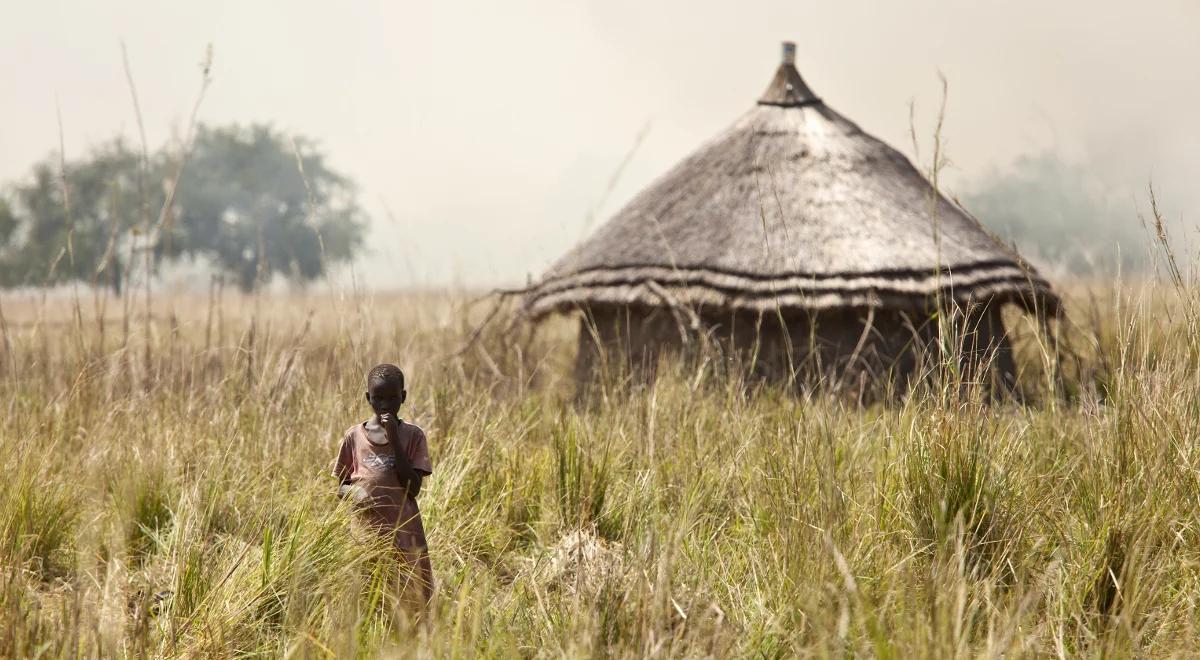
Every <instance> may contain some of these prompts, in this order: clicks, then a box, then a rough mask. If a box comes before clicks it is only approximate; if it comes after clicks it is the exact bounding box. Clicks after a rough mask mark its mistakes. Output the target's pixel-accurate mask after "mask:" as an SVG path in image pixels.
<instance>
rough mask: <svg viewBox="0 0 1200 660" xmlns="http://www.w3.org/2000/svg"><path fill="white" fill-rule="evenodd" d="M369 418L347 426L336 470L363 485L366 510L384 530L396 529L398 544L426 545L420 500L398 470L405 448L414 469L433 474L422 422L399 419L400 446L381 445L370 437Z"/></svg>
mask: <svg viewBox="0 0 1200 660" xmlns="http://www.w3.org/2000/svg"><path fill="white" fill-rule="evenodd" d="M364 424H366V422H363V423H362V424H355V425H354V426H352V427H350V428H349V429H347V430H346V435H345V437H344V438H343V439H342V447H341V450H340V451H339V452H338V457H337V462H336V463H335V464H334V468H333V474H334V476H336V477H337V478H338V480H339V481H340V482H341V483H343V484H353V485H355V486H358V487H360V488H362V489H363V491H365V493H366V496H367V497H366V500H365V501H364V506H363V509H362V514H363V515H364V516H365V517H366V518H367V520H368V521H369V522H371V523H373V524H375V525H378V526H379V527H380V528H381V529H383V530H393V529H394V530H395V544H396V547H397V548H400V549H402V550H411V549H418V548H420V549H424V548H425V547H427V544H426V542H425V527H424V526H423V525H422V524H421V510H420V509H419V508H418V507H417V501H416V500H414V499H413V498H411V497H409V496H408V492H407V490H406V489H405V488H404V487H403V486H402V485H401V484H400V478H399V476H398V475H397V474H396V468H395V466H396V456H395V453H394V452H395V451H396V450H397V449H399V450H400V451H403V452H404V455H405V456H407V457H408V460H409V461H411V462H412V466H413V469H414V470H416V471H417V472H420V473H421V474H422V475H426V476H428V475H430V474H433V465H432V463H431V462H430V460H429V445H428V443H427V442H426V440H425V432H424V431H422V430H421V428H420V427H419V426H416V425H414V424H409V423H407V422H405V421H403V420H398V426H399V428H398V433H397V437H398V440H399V443H398V447H393V446H392V443H390V442H389V443H386V444H382V445H377V444H375V443H374V442H371V441H370V440H369V439H368V438H367V432H366V429H365V428H363V426H364Z"/></svg>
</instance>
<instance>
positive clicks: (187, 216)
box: [0, 125, 366, 291]
mask: <svg viewBox="0 0 1200 660" xmlns="http://www.w3.org/2000/svg"><path fill="white" fill-rule="evenodd" d="M186 151H187V150H186V149H185V148H184V147H182V146H178V145H175V146H171V145H168V146H165V147H163V148H161V149H158V150H157V151H153V152H149V153H144V152H143V151H142V150H141V149H139V148H135V147H134V146H132V145H130V144H129V143H128V142H127V141H126V140H124V139H121V138H118V139H114V140H112V141H110V142H108V143H105V144H104V145H102V146H100V147H98V148H96V149H94V150H92V151H91V152H90V153H89V154H88V155H87V156H86V157H83V158H80V159H78V160H67V161H66V162H65V163H64V162H63V161H62V159H61V158H60V157H59V155H57V154H52V155H51V156H49V157H47V158H46V159H45V160H43V161H42V162H40V163H38V164H36V165H35V166H34V167H33V171H32V173H31V175H30V176H29V177H27V178H26V179H25V180H23V181H20V182H16V183H13V184H11V185H9V186H8V187H7V188H5V190H4V194H3V195H2V196H0V286H7V287H15V286H38V285H54V284H62V283H67V282H71V281H80V282H86V283H92V284H95V285H97V286H107V287H111V288H112V289H114V290H117V291H119V290H121V289H122V287H123V286H124V285H125V283H126V281H127V280H128V279H129V277H130V275H131V273H135V272H145V270H146V269H147V268H149V269H150V270H151V272H153V270H155V269H157V268H158V267H159V266H160V265H161V264H163V263H164V262H167V261H170V260H174V259H179V258H184V257H186V258H199V259H203V260H205V261H207V262H209V263H211V264H213V265H214V267H216V268H217V269H219V270H220V271H221V272H223V273H225V274H227V275H228V276H229V277H230V278H231V279H232V280H233V281H234V282H236V283H237V285H238V286H240V287H241V288H242V289H244V290H252V289H254V288H255V287H256V286H258V285H260V284H262V283H265V282H267V281H269V280H270V279H271V277H273V276H274V275H276V274H279V275H283V276H285V277H288V278H289V279H292V280H295V281H301V282H303V281H310V280H313V279H315V278H318V277H320V276H321V275H323V274H324V273H325V272H326V271H327V269H328V267H329V266H330V265H331V264H333V263H336V262H339V261H344V260H347V259H349V258H350V256H351V255H352V253H353V252H354V250H355V248H356V247H358V246H359V245H360V244H361V243H362V239H363V232H364V229H365V226H366V218H365V215H364V213H363V211H362V210H361V208H360V207H359V205H358V202H357V198H356V190H355V186H354V184H353V182H352V181H350V180H349V179H347V178H346V177H345V176H343V175H341V174H339V173H338V172H336V171H334V170H332V169H331V168H330V167H329V166H328V165H327V163H326V157H325V155H324V154H323V153H322V152H321V151H320V150H319V149H318V148H317V147H316V146H315V145H314V144H313V143H312V142H311V141H310V140H307V139H304V138H296V139H294V140H290V139H289V138H288V137H287V136H286V135H285V134H283V133H282V132H280V131H277V130H275V129H273V128H272V127H270V126H267V125H251V126H238V125H231V126H222V127H209V126H203V125H201V126H199V127H198V129H197V132H196V135H195V138H194V141H193V143H192V146H191V149H190V153H185V152H186ZM176 182H177V185H176Z"/></svg>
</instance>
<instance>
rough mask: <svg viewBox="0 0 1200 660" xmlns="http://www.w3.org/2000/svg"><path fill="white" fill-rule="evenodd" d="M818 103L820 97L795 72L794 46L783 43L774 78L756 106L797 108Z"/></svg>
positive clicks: (790, 43) (788, 42)
mask: <svg viewBox="0 0 1200 660" xmlns="http://www.w3.org/2000/svg"><path fill="white" fill-rule="evenodd" d="M820 102H821V99H820V97H818V96H817V95H816V94H814V93H813V91H812V90H811V89H809V87H808V85H807V84H805V82H804V79H803V78H801V77H800V72H799V71H797V70H796V44H795V43H794V42H791V41H785V42H783V49H782V61H781V62H780V63H779V68H778V69H776V70H775V77H774V78H772V79H771V84H770V85H768V86H767V91H765V92H763V95H762V97H761V98H759V99H758V104H759V105H775V106H780V107H784V108H798V107H802V106H806V105H816V104H817V103H820Z"/></svg>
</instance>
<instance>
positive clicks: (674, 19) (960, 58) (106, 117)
mask: <svg viewBox="0 0 1200 660" xmlns="http://www.w3.org/2000/svg"><path fill="white" fill-rule="evenodd" d="M1197 28H1200V5H1198V4H1197V3H1195V2H1193V1H1191V0H1146V1H1144V2H1139V3H1128V2H1114V1H1097V0H1092V1H1090V2H1085V1H1078V0H1071V1H1057V2H1052V3H1047V2H1033V1H1031V0H1018V1H1010V2H1004V3H1001V2H975V3H963V2H952V1H949V0H947V1H934V0H916V1H910V2H905V3H892V2H888V3H880V2H836V3H831V2H797V1H796V0H779V1H773V2H739V3H728V2H699V1H697V0H692V1H690V2H685V1H683V0H668V1H660V2H644V1H643V2H634V1H632V0H596V1H583V0H581V1H575V2H568V1H563V0H560V1H549V0H546V1H544V2H533V1H527V0H507V1H506V2H486V1H476V2H454V3H430V2H427V3H415V2H403V3H401V2H375V3H369V2H348V3H328V2H297V1H292V2H287V3H250V2H217V1H211V2H204V3H198V2H194V3H188V4H187V5H186V6H185V5H184V4H183V3H164V2H152V1H149V0H145V1H140V2H109V3H94V2H78V3H61V2H59V3H56V2H39V3H28V2H25V3H19V4H18V5H15V6H13V5H11V4H10V6H9V7H7V8H6V10H5V12H4V20H3V21H2V22H0V58H2V59H3V61H4V62H5V66H4V67H3V68H0V89H3V93H4V101H5V102H4V103H3V105H0V126H3V129H2V130H0V180H2V181H11V180H13V179H16V178H19V177H21V176H24V175H25V174H26V173H27V172H28V170H29V167H30V165H31V164H32V163H33V162H34V161H36V160H37V159H40V158H42V157H44V156H45V155H46V154H47V153H49V152H50V151H52V150H53V149H55V148H56V147H57V143H58V124H57V120H56V104H57V107H59V108H61V115H62V124H63V131H64V136H65V143H66V148H67V153H68V156H72V157H77V156H80V155H82V154H84V153H86V150H87V148H88V147H89V146H90V145H92V144H95V143H97V142H99V141H102V140H105V139H107V138H109V137H111V136H112V135H113V134H114V133H117V132H123V133H124V134H125V135H127V136H129V137H134V136H135V135H136V127H135V125H134V121H133V116H134V115H133V111H132V105H131V102H130V97H129V92H128V88H127V86H126V82H125V79H124V73H123V71H122V67H121V54H120V43H121V42H122V40H123V41H124V42H125V44H126V45H127V48H128V51H129V57H130V61H131V64H132V68H133V73H134V76H135V78H136V82H137V87H138V92H139V94H140V96H141V103H142V109H143V112H144V114H145V117H146V120H147V131H148V134H149V140H150V142H151V143H152V145H157V144H161V143H162V142H163V141H165V140H166V139H167V138H168V137H169V135H170V134H171V131H172V127H173V126H174V127H177V126H179V125H180V124H181V123H183V122H184V121H185V119H186V116H187V114H188V112H189V110H190V106H191V104H192V102H193V100H194V97H195V94H196V90H197V87H198V82H199V74H198V70H197V63H198V62H199V61H200V59H201V57H202V54H203V52H204V49H205V46H206V44H208V43H210V42H211V43H212V45H213V48H214V51H215V68H214V71H213V76H214V82H213V85H212V88H211V90H210V92H209V95H208V97H207V99H206V100H205V102H204V105H203V107H202V109H201V119H202V120H203V121H206V122H210V123H225V122H251V121H271V122H274V123H275V124H276V125H277V126H279V127H281V128H284V129H286V130H288V131H293V132H297V133H302V134H305V135H308V136H312V137H314V138H316V139H318V140H319V141H320V142H321V144H322V145H323V146H324V147H325V148H326V150H327V151H328V152H329V153H330V154H331V156H332V160H333V163H334V164H335V165H336V166H337V167H338V168H339V169H341V170H342V171H343V172H345V173H347V174H349V175H350V176H352V177H353V178H354V179H355V180H357V181H358V182H359V183H360V184H361V189H362V201H363V203H364V205H365V207H366V208H367V210H368V211H369V212H370V213H371V215H372V217H373V218H374V219H375V223H374V226H373V229H372V231H371V240H370V244H371V247H372V249H373V251H374V253H373V254H372V255H370V256H367V257H365V258H364V259H362V260H360V262H359V263H358V265H357V267H356V270H358V271H359V272H360V273H361V272H362V271H364V270H365V269H368V268H370V269H374V273H375V276H373V277H370V278H369V280H368V281H369V282H371V283H372V284H373V285H375V286H389V287H390V286H396V287H400V286H433V285H443V284H448V283H459V284H468V285H475V286H479V285H493V284H511V283H520V282H523V281H524V279H525V278H526V276H527V275H529V274H533V275H536V274H537V273H538V272H539V271H540V270H541V269H543V268H544V267H545V266H546V265H548V264H549V263H550V262H551V261H552V260H553V259H554V258H555V257H556V256H557V255H558V254H560V253H561V252H563V251H564V250H566V249H567V248H568V247H569V246H570V245H571V244H572V243H574V242H575V241H577V240H579V239H580V238H581V237H582V236H583V235H585V234H586V232H587V230H588V228H589V227H588V224H589V222H588V218H589V217H594V220H593V221H592V225H593V226H594V224H595V223H598V222H601V221H603V219H604V217H606V216H607V215H608V214H609V213H611V212H612V211H614V210H615V209H616V208H617V207H618V206H619V205H620V203H621V202H623V201H624V200H626V199H627V198H628V197H629V196H630V195H632V194H633V193H634V192H636V191H637V190H638V189H639V188H640V187H642V186H644V185H646V184H647V183H648V182H649V181H650V180H652V178H653V177H654V176H656V175H657V174H659V173H661V172H663V171H664V170H665V169H666V168H668V167H670V166H671V165H672V164H673V163H674V162H676V161H677V160H678V159H679V158H681V157H682V156H684V155H685V154H687V153H688V152H689V151H690V150H692V149H694V148H695V147H696V146H698V145H699V144H700V143H702V142H703V141H704V140H706V139H708V138H709V137H711V136H712V135H713V134H714V133H715V132H717V131H719V130H720V129H721V128H723V127H724V126H726V125H727V124H729V123H730V122H732V121H733V120H734V119H735V118H736V117H737V116H738V115H739V114H740V113H741V112H743V111H745V110H746V109H747V108H748V107H749V106H750V105H751V104H752V103H753V101H754V99H755V98H756V97H757V95H758V94H759V92H760V91H761V90H762V88H763V87H764V86H765V85H766V83H767V81H768V79H769V78H770V76H771V73H772V71H773V69H774V67H775V65H776V63H777V60H778V53H777V51H778V42H779V41H781V40H784V39H792V40H795V41H796V42H797V64H798V66H799V68H800V71H801V73H802V74H803V75H804V76H805V78H806V79H807V81H808V82H809V84H810V85H811V86H812V87H813V89H814V90H816V91H817V93H818V94H820V95H821V96H822V97H824V99H825V100H826V101H827V102H828V103H829V104H830V105H831V106H833V107H834V108H836V109H838V110H839V111H840V112H842V113H843V114H845V115H847V116H848V117H850V118H851V119H853V120H855V121H856V122H858V123H859V124H860V125H861V126H862V127H863V128H864V129H866V130H867V131H868V132H871V133H873V134H875V135H876V136H878V137H880V138H882V139H884V140H886V141H888V142H889V143H891V144H893V145H894V146H896V147H898V148H900V149H901V150H903V151H904V152H905V153H907V154H909V155H910V156H913V157H916V159H919V160H921V161H927V159H928V156H929V154H928V138H929V136H930V134H931V132H932V126H933V120H934V118H935V115H936V109H937V105H938V103H939V100H940V94H941V92H940V84H939V82H938V72H939V71H940V72H942V73H944V74H945V76H946V78H947V79H948V80H949V83H950V94H949V105H948V109H947V121H946V126H945V130H944V137H945V142H946V149H947V151H948V153H949V155H950V157H951V159H952V161H953V164H952V166H951V169H950V170H949V171H948V173H947V181H948V183H949V185H950V187H951V188H952V189H954V190H956V191H958V192H961V193H964V194H969V193H970V192H971V191H973V190H976V189H979V188H981V187H986V186H987V181H988V180H989V178H990V177H994V176H997V175H998V173H999V174H1002V173H1003V172H1005V171H1006V170H1009V169H1011V168H1012V167H1015V164H1016V163H1018V162H1020V159H1021V158H1022V157H1023V156H1029V155H1036V154H1044V153H1047V152H1049V153H1052V154H1054V156H1055V158H1058V159H1060V160H1062V161H1064V162H1067V163H1070V164H1072V166H1077V167H1080V168H1083V169H1084V170H1085V171H1087V172H1089V176H1091V177H1094V182H1093V183H1094V185H1092V186H1091V187H1095V185H1099V186H1100V187H1102V188H1103V189H1105V191H1106V194H1107V195H1108V197H1109V198H1114V197H1115V198H1117V199H1123V200H1128V214H1127V219H1128V222H1130V223H1136V222H1137V220H1136V215H1135V206H1136V205H1138V204H1143V205H1144V202H1145V189H1146V185H1147V184H1148V183H1149V182H1150V181H1151V180H1153V181H1154V182H1155V185H1156V188H1157V189H1158V192H1159V194H1160V198H1161V200H1162V201H1163V205H1164V208H1165V209H1166V211H1167V212H1168V214H1169V215H1170V216H1171V217H1172V219H1175V220H1179V219H1182V221H1183V224H1184V225H1185V226H1190V227H1195V225H1196V222H1195V218H1196V212H1197V211H1198V210H1200V193H1198V192H1196V190H1195V187H1194V186H1193V184H1192V182H1193V181H1195V180H1197V178H1198V177H1200V138H1197V133H1196V130H1195V128H1194V115H1195V111H1196V108H1197V107H1200V67H1197V66H1196V63H1197V62H1200V39H1197V38H1196V31H1197ZM910 101H912V102H914V103H915V107H916V117H917V131H918V135H919V137H920V138H921V139H922V141H923V143H924V144H923V147H922V151H921V153H920V154H914V153H913V149H912V146H911V139H910V137H909V103H910ZM647 126H649V129H648V131H647V132H646V134H645V139H644V140H643V141H642V143H641V145H640V148H639V149H638V151H637V152H636V154H634V156H633V158H632V160H631V161H630V163H629V165H628V167H627V168H625V170H624V171H623V173H622V176H621V177H620V179H619V180H618V182H617V185H616V187H615V189H614V190H613V191H612V193H611V194H609V195H607V197H606V195H605V191H606V189H607V188H608V186H609V183H610V180H611V178H612V176H613V173H614V172H615V171H616V170H617V169H618V167H619V165H620V164H621V162H622V161H623V160H624V159H625V157H626V155H627V154H628V153H629V151H630V149H631V147H632V146H633V145H634V143H635V141H636V139H637V136H638V135H639V133H640V132H641V131H642V130H643V129H644V128H645V127H647ZM601 202H603V204H601ZM385 207H386V209H389V210H390V217H391V218H392V219H389V213H388V212H386V211H385ZM1112 217H1113V218H1120V217H1122V215H1121V214H1120V213H1116V214H1113V215H1112ZM1102 221H1103V222H1119V221H1120V220H1114V219H1108V220H1101V219H1098V220H1097V222H1102ZM1078 229H1079V228H1078V226H1073V227H1071V228H1070V229H1069V230H1070V231H1078ZM1064 230H1068V229H1067V228H1065V227H1064ZM1103 230H1104V228H1102V227H1101V228H1097V230H1096V231H1097V232H1102V231H1103Z"/></svg>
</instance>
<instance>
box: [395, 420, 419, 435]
mask: <svg viewBox="0 0 1200 660" xmlns="http://www.w3.org/2000/svg"><path fill="white" fill-rule="evenodd" d="M400 429H401V430H402V431H405V432H407V433H410V434H412V435H419V436H424V435H425V429H423V428H421V427H420V426H417V425H416V424H413V423H412V422H409V421H406V420H400Z"/></svg>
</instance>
